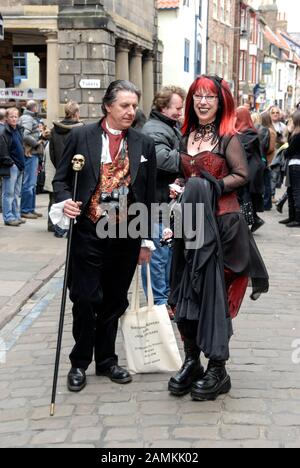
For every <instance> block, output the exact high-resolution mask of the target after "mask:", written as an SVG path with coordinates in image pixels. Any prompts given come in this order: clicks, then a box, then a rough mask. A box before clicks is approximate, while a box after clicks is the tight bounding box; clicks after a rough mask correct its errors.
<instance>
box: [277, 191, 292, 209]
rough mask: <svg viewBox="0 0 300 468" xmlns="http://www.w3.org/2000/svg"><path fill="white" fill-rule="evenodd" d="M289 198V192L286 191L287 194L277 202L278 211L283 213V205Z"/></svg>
mask: <svg viewBox="0 0 300 468" xmlns="http://www.w3.org/2000/svg"><path fill="white" fill-rule="evenodd" d="M288 199H289V196H288V193H287V192H285V194H284V195H283V196H282V197H281V198H280V200H279V201H278V202H277V203H276V209H277V211H278V213H280V214H282V212H283V207H284V205H285V204H286V202H287V201H288Z"/></svg>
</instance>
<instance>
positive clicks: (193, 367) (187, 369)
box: [168, 339, 204, 396]
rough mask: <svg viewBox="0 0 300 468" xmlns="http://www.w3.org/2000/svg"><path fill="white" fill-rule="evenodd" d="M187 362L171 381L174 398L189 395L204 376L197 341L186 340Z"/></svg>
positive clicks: (170, 387) (170, 388)
mask: <svg viewBox="0 0 300 468" xmlns="http://www.w3.org/2000/svg"><path fill="white" fill-rule="evenodd" d="M184 351H185V361H184V364H183V366H182V368H181V369H180V371H179V372H178V373H177V374H176V375H175V376H174V377H172V378H171V379H170V381H169V386H168V388H169V392H170V393H171V394H172V395H174V396H184V395H187V394H188V393H189V392H190V391H191V388H192V384H193V382H194V381H195V380H198V379H201V378H202V377H203V376H204V367H203V366H202V365H201V362H200V350H199V348H198V346H197V344H196V342H195V340H190V339H185V340H184Z"/></svg>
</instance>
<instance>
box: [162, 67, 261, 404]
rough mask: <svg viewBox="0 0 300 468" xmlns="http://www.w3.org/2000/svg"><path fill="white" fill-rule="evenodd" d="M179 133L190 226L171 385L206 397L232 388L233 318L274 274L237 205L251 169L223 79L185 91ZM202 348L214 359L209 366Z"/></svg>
mask: <svg viewBox="0 0 300 468" xmlns="http://www.w3.org/2000/svg"><path fill="white" fill-rule="evenodd" d="M182 132H183V137H184V138H183V143H182V148H181V172H182V176H183V178H184V179H185V190H184V193H183V195H181V199H180V205H181V208H182V224H183V225H184V226H187V225H189V227H190V229H188V230H186V229H183V232H184V234H183V236H181V238H176V234H175V242H174V258H173V267H172V279H171V296H170V303H171V304H172V305H173V306H174V308H176V322H177V325H178V329H179V332H180V334H181V336H182V339H183V341H184V350H185V362H184V364H183V367H182V368H181V369H180V371H179V372H178V373H177V374H176V375H175V376H174V377H172V378H171V380H170V382H169V391H170V392H171V394H173V395H176V396H182V395H185V394H187V393H189V392H191V395H192V398H193V399H194V400H197V401H206V400H215V399H216V398H217V397H218V396H219V395H221V394H225V393H228V392H229V391H230V389H231V380H230V377H229V375H228V373H227V371H226V367H225V366H226V362H227V361H228V359H229V341H230V338H231V336H232V334H233V329H232V319H233V318H234V317H236V316H237V314H238V312H239V310H240V307H241V304H242V301H243V299H244V296H245V293H246V289H247V287H248V285H249V280H251V281H252V289H253V291H252V295H251V298H252V299H253V300H256V299H258V298H259V296H260V294H261V293H264V292H267V291H268V288H269V281H268V273H267V271H266V268H265V266H264V263H263V260H262V258H261V256H260V254H259V251H258V248H257V246H256V244H255V241H254V239H253V237H252V234H251V232H250V231H249V229H248V226H247V223H246V222H245V219H244V217H243V215H242V214H241V211H240V205H239V202H238V197H237V193H236V192H237V190H238V189H239V188H240V187H242V186H244V185H245V184H247V182H248V172H249V171H248V164H247V160H246V156H245V153H244V150H243V147H242V145H241V143H240V140H239V138H238V136H237V132H236V130H235V107H234V101H233V97H232V94H231V92H230V89H229V86H228V84H227V83H226V82H225V81H224V80H222V79H221V78H219V77H215V76H213V77H212V76H201V77H199V78H198V79H196V81H195V82H194V83H193V84H192V86H191V88H190V90H189V93H188V97H187V103H186V112H185V122H184V125H183V129H182ZM190 207H191V210H190ZM199 210H202V218H201V217H200V218H199V217H198V216H197V213H198V211H199ZM198 218H199V219H202V223H201V225H199V222H198ZM187 231H188V232H187ZM200 233H201V235H200ZM193 236H194V237H193ZM201 352H202V353H203V354H204V355H205V357H206V358H207V359H208V360H209V363H208V368H207V370H206V372H205V370H204V368H203V366H202V365H201V362H200V354H201Z"/></svg>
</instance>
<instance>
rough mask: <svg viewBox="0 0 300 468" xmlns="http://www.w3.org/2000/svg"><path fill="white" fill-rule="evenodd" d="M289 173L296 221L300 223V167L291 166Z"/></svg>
mask: <svg viewBox="0 0 300 468" xmlns="http://www.w3.org/2000/svg"><path fill="white" fill-rule="evenodd" d="M289 171H290V195H291V197H292V202H293V204H294V211H295V219H296V221H298V222H300V166H297V165H293V166H290V168H289Z"/></svg>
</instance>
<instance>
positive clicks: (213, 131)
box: [193, 123, 218, 147]
mask: <svg viewBox="0 0 300 468" xmlns="http://www.w3.org/2000/svg"><path fill="white" fill-rule="evenodd" d="M217 139H218V132H217V127H216V125H215V123H209V124H206V125H199V127H198V128H197V129H196V132H195V135H194V140H193V145H194V144H195V143H198V142H200V144H199V147H200V146H201V144H202V143H204V142H205V143H207V142H208V141H211V140H212V143H213V142H214V141H217Z"/></svg>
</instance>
